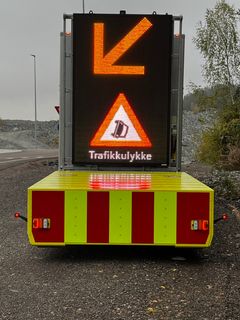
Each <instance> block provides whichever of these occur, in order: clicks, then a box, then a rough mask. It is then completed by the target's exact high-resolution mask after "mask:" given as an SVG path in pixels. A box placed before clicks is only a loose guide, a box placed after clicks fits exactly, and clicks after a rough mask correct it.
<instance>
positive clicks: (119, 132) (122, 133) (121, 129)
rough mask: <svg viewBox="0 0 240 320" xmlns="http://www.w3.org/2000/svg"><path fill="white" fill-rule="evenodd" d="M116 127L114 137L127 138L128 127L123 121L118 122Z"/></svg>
mask: <svg viewBox="0 0 240 320" xmlns="http://www.w3.org/2000/svg"><path fill="white" fill-rule="evenodd" d="M115 123H116V127H115V130H114V133H112V136H113V137H114V138H126V136H127V133H128V129H129V127H128V125H126V124H125V123H124V122H123V121H122V120H116V121H115Z"/></svg>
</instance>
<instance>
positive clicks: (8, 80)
mask: <svg viewBox="0 0 240 320" xmlns="http://www.w3.org/2000/svg"><path fill="white" fill-rule="evenodd" d="M215 3H216V0H85V10H86V12H88V11H89V10H93V11H94V12H95V13H119V11H120V10H121V9H122V10H126V11H127V13H141V14H151V13H152V12H153V11H156V12H157V13H158V14H162V13H163V14H165V13H166V12H167V13H169V14H173V15H183V32H184V33H185V35H186V49H185V92H186V91H187V88H188V85H189V82H190V81H192V82H194V83H196V84H200V85H202V84H203V83H204V82H203V79H202V76H201V64H202V61H201V57H200V55H199V53H198V51H197V50H196V49H195V47H194V45H193V43H192V37H193V36H194V34H195V30H196V25H197V23H198V22H199V21H200V20H203V19H204V15H205V12H206V9H207V8H212V7H214V5H215ZM228 3H230V4H234V5H235V7H237V8H240V0H229V1H228ZM77 12H82V0H41V1H39V0H7V1H4V0H0V23H1V28H0V39H1V54H0V57H1V59H0V83H1V86H0V88H1V90H0V117H1V118H2V119H30V120H33V119H34V94H33V92H34V91H33V57H31V56H30V54H35V55H36V56H37V110H38V119H39V120H53V119H57V118H58V115H57V113H56V111H55V109H54V106H55V105H58V104H59V33H60V31H61V30H62V25H63V22H62V16H63V13H77Z"/></svg>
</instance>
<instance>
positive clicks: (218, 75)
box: [193, 0, 240, 104]
mask: <svg viewBox="0 0 240 320" xmlns="http://www.w3.org/2000/svg"><path fill="white" fill-rule="evenodd" d="M238 20H239V11H237V10H236V9H235V8H234V6H231V5H229V4H228V3H226V2H225V0H220V1H218V2H217V3H216V5H215V7H214V8H213V9H212V10H211V9H208V10H207V11H206V15H205V23H204V24H203V23H202V22H200V23H199V25H198V27H197V31H196V36H195V37H194V39H193V41H194V43H195V45H196V47H197V48H198V49H199V50H200V52H201V53H202V55H203V57H204V60H205V62H204V65H203V75H204V77H205V79H206V80H207V82H208V84H209V85H210V86H215V85H219V84H221V85H225V86H227V87H228V90H229V96H230V99H231V103H232V104H234V102H235V99H234V98H235V93H234V91H235V88H236V87H237V86H238V85H239V84H240V35H239V33H238V28H237V24H238Z"/></svg>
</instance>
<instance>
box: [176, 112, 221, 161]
mask: <svg viewBox="0 0 240 320" xmlns="http://www.w3.org/2000/svg"><path fill="white" fill-rule="evenodd" d="M215 118H216V111H215V110H212V109H211V110H208V111H204V112H200V113H194V112H192V111H184V112H183V133H182V134H183V135H182V138H183V139H182V162H183V163H184V164H189V163H191V162H193V161H195V160H196V151H197V148H198V146H199V143H200V141H201V136H202V133H203V132H204V131H206V130H208V129H210V128H212V127H213V125H214V121H215Z"/></svg>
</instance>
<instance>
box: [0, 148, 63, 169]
mask: <svg viewBox="0 0 240 320" xmlns="http://www.w3.org/2000/svg"><path fill="white" fill-rule="evenodd" d="M57 155H58V150H57V149H29V150H26V149H25V150H4V149H0V170H2V169H7V168H9V167H13V166H15V165H18V164H20V163H24V162H28V161H32V160H39V159H46V158H47V159H51V158H56V157H57Z"/></svg>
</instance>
